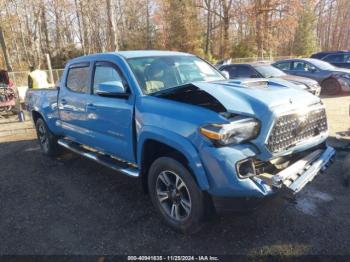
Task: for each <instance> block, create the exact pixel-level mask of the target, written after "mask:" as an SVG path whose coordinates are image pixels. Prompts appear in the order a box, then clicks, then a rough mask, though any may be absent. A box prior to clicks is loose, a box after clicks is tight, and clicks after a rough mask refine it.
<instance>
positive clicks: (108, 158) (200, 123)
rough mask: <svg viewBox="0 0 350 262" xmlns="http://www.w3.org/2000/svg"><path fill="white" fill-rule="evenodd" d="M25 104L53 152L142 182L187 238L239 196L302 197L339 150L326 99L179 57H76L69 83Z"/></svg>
mask: <svg viewBox="0 0 350 262" xmlns="http://www.w3.org/2000/svg"><path fill="white" fill-rule="evenodd" d="M26 106H27V109H28V110H29V111H30V112H31V115H32V118H33V121H34V123H35V126H36V130H37V135H38V141H39V143H40V146H41V149H42V151H43V153H44V154H46V155H49V156H56V155H57V154H59V153H60V152H61V150H60V149H61V148H62V147H63V148H66V149H69V150H71V151H73V152H75V153H77V154H80V155H82V156H84V157H87V158H89V159H92V160H94V161H96V162H98V163H100V164H102V165H105V166H107V167H110V168H112V169H113V170H116V171H118V172H116V173H118V174H126V175H129V176H131V177H134V178H139V180H140V181H141V182H142V185H143V187H144V189H145V191H146V192H147V193H148V194H149V195H150V198H151V201H152V203H153V205H154V207H155V209H156V210H157V212H158V213H159V214H160V215H161V217H162V218H163V219H164V221H165V222H166V223H167V224H168V225H170V226H171V227H173V228H174V229H176V230H179V231H182V232H185V233H192V232H195V231H197V230H198V229H199V228H200V226H201V225H202V224H203V221H204V218H205V217H207V216H208V214H210V212H215V208H216V209H217V210H219V209H230V208H234V205H235V204H234V202H231V200H235V199H247V198H249V199H264V198H267V197H269V196H272V195H278V193H279V192H287V193H288V194H295V193H297V192H299V191H300V190H301V189H302V188H303V187H304V186H305V185H306V184H307V183H308V182H310V181H311V180H312V179H313V178H314V177H315V176H316V175H317V174H318V173H320V171H322V170H324V169H325V168H326V167H327V166H328V164H329V163H330V162H331V161H332V158H333V156H334V154H335V151H334V149H333V148H332V147H330V146H328V145H327V144H326V139H327V136H328V131H327V129H328V128H327V119H326V112H325V108H324V106H323V104H322V102H321V101H320V99H319V98H318V97H316V96H314V95H312V94H310V93H308V92H306V91H303V90H297V89H295V88H291V87H288V86H286V85H284V84H281V83H279V82H278V81H273V80H270V79H250V80H246V81H238V82H237V81H232V80H227V79H225V77H224V76H223V75H222V74H221V73H220V72H219V71H218V70H217V69H215V68H214V67H213V66H211V65H210V64H209V63H207V62H205V61H204V60H202V59H200V58H199V57H197V56H194V55H190V54H186V53H180V52H168V51H122V52H117V53H103V54H95V55H89V56H83V57H79V58H76V59H73V60H71V61H69V62H68V63H67V65H66V67H65V70H64V73H63V76H62V78H61V80H60V83H59V86H57V88H55V89H51V90H30V91H28V93H27V96H26Z"/></svg>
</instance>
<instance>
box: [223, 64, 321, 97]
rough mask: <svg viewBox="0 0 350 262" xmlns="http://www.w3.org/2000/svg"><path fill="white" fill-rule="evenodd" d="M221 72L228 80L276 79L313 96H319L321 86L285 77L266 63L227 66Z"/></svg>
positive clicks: (312, 82) (296, 78)
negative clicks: (225, 74)
mask: <svg viewBox="0 0 350 262" xmlns="http://www.w3.org/2000/svg"><path fill="white" fill-rule="evenodd" d="M219 70H220V71H222V72H227V74H228V76H229V78H230V79H237V78H276V79H283V80H287V81H289V82H292V83H293V84H294V85H296V87H297V88H299V89H302V90H306V91H308V92H310V93H312V94H314V95H317V96H319V95H320V92H321V86H320V85H319V84H318V83H317V81H316V80H313V79H310V78H306V77H301V76H294V75H287V74H286V73H284V72H283V71H281V70H279V69H277V68H276V67H274V66H272V65H271V64H270V63H267V62H255V63H247V64H229V65H223V66H221V67H220V68H219Z"/></svg>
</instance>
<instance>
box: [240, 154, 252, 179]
mask: <svg viewBox="0 0 350 262" xmlns="http://www.w3.org/2000/svg"><path fill="white" fill-rule="evenodd" d="M236 170H237V174H238V176H239V177H241V178H248V177H252V176H255V175H256V172H255V165H254V162H253V160H252V159H250V158H248V159H244V160H241V161H239V162H238V163H237V164H236Z"/></svg>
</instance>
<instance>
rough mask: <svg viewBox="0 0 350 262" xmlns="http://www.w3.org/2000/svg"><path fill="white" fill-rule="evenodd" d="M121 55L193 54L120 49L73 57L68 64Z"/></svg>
mask: <svg viewBox="0 0 350 262" xmlns="http://www.w3.org/2000/svg"><path fill="white" fill-rule="evenodd" d="M116 55H117V56H121V57H123V58H124V59H129V58H138V57H152V56H193V55H192V54H188V53H183V52H176V51H159V50H133V51H119V52H106V53H96V54H91V55H85V56H79V57H76V58H73V59H71V60H70V61H69V62H68V63H67V64H72V63H79V62H86V61H89V60H90V59H100V58H102V57H104V58H106V57H111V56H116Z"/></svg>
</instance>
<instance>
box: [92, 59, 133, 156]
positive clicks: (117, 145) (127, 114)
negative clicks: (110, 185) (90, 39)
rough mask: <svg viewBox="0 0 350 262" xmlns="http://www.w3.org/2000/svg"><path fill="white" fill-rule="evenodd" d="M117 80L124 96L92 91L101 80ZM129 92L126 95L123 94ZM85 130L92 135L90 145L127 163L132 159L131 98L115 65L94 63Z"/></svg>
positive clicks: (102, 81)
mask: <svg viewBox="0 0 350 262" xmlns="http://www.w3.org/2000/svg"><path fill="white" fill-rule="evenodd" d="M113 81H121V82H122V83H123V86H124V87H125V92H126V94H125V96H124V97H107V96H100V95H97V94H96V90H97V86H98V84H100V83H104V82H113ZM127 94H129V95H127ZM86 107H87V108H86V111H87V117H88V119H89V121H88V123H89V130H91V131H92V133H93V134H94V139H92V141H91V142H90V145H91V146H92V147H94V148H96V149H100V150H101V151H103V152H106V153H109V154H111V155H114V156H116V157H118V158H120V159H122V160H125V161H128V162H135V157H134V152H133V113H134V99H133V96H132V95H131V92H130V90H129V89H128V84H127V82H126V80H125V78H124V76H123V74H122V72H121V70H120V69H119V67H118V66H117V65H115V64H114V63H111V62H96V63H95V65H94V69H93V75H92V90H91V95H90V98H89V101H88V103H87V105H86Z"/></svg>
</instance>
